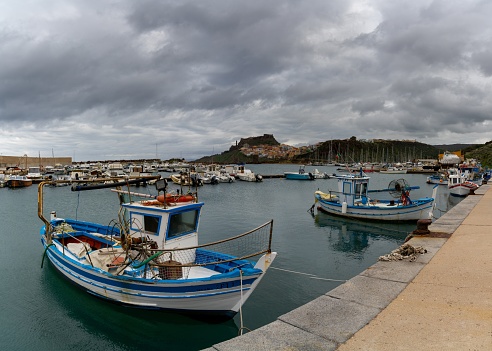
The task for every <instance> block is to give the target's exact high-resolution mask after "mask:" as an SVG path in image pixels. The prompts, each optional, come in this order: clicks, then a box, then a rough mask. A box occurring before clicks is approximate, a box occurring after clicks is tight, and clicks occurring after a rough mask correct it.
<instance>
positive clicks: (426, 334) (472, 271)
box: [206, 185, 492, 351]
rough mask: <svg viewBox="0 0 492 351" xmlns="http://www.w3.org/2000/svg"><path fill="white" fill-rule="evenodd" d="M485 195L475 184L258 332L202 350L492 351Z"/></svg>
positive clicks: (488, 201)
mask: <svg viewBox="0 0 492 351" xmlns="http://www.w3.org/2000/svg"><path fill="white" fill-rule="evenodd" d="M491 208H492V191H490V185H482V186H481V187H480V188H479V189H478V190H477V191H476V192H475V195H469V196H468V197H467V198H465V199H464V200H463V201H461V202H460V203H459V204H457V205H456V206H455V207H453V208H452V209H451V210H450V211H449V212H448V213H446V214H444V215H443V216H442V217H441V218H439V219H437V220H436V221H435V222H433V223H432V224H431V225H430V226H429V230H430V233H429V234H424V235H413V236H412V237H411V238H410V240H408V241H407V243H408V244H410V245H412V246H413V247H423V248H424V249H425V250H427V252H426V253H424V254H421V255H418V256H417V258H416V259H415V260H414V261H410V260H401V261H378V262H376V263H375V264H374V265H372V266H371V267H369V268H368V269H366V270H365V271H363V272H362V273H360V274H359V275H357V276H355V277H354V278H352V279H350V280H349V281H347V282H346V283H344V284H342V285H340V286H338V287H337V288H335V289H333V290H331V291H329V292H327V293H326V294H324V295H322V296H320V297H319V298H317V299H315V300H313V301H311V302H309V303H307V304H305V305H303V306H301V307H299V308H297V309H295V310H293V311H291V312H289V313H286V314H284V315H282V316H280V317H278V319H277V320H276V321H275V322H273V323H270V324H268V325H266V326H264V327H261V328H259V329H256V330H253V331H251V332H248V333H246V334H244V335H242V336H240V337H236V338H234V339H231V340H228V341H225V342H222V343H219V344H216V345H214V346H212V347H210V348H207V349H206V350H207V351H233V350H234V351H235V350H243V351H247V350H251V351H253V350H270V351H271V350H289V351H293V350H303V351H304V350H339V351H352V350H377V351H385V350H388V351H389V350H391V351H393V350H412V351H413V350H492V260H491V252H492V216H490V209H491Z"/></svg>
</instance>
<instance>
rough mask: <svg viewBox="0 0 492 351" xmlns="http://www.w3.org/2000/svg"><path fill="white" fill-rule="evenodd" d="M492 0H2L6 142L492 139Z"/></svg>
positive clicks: (79, 153) (0, 144) (144, 149)
mask: <svg viewBox="0 0 492 351" xmlns="http://www.w3.org/2000/svg"><path fill="white" fill-rule="evenodd" d="M491 18H492V1H490V0H483V1H472V0H470V1H467V0H437V1H426V0H412V1H408V0H366V1H361V0H329V1H328V0H309V1H300V0H298V1H275V0H268V1H264V0H261V1H256V0H247V1H233V0H216V1H207V0H203V1H197V0H193V1H186V0H176V1H164V0H153V1H151V0H140V1H139V0H127V1H125V0H111V1H104V0H29V1H27V0H26V1H18V0H15V1H14V0H4V1H2V2H0V153H1V154H2V155H13V156H17V155H24V154H27V155H28V156H33V157H37V156H38V155H39V154H40V155H41V156H45V157H50V156H52V155H54V156H71V157H73V158H74V160H75V161H84V160H108V159H123V158H125V159H133V158H154V157H158V158H162V159H169V158H172V157H181V158H185V159H187V160H193V159H196V158H198V157H201V156H204V155H211V154H213V153H220V152H222V151H225V150H228V149H229V147H230V146H231V145H233V144H234V143H235V141H236V140H239V139H240V138H241V137H251V136H258V135H262V134H264V133H268V134H273V135H274V136H275V138H276V139H277V140H278V141H279V142H281V143H286V144H290V145H306V144H313V143H316V142H319V141H325V140H329V139H346V138H350V137H351V136H356V137H357V138H358V139H371V138H385V139H416V140H418V141H420V142H423V143H428V144H453V143H485V142H487V141H490V140H492V122H491V119H492V86H491V85H492V84H491V83H492V79H491V75H492V20H491Z"/></svg>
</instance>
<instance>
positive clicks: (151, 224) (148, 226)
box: [144, 215, 159, 234]
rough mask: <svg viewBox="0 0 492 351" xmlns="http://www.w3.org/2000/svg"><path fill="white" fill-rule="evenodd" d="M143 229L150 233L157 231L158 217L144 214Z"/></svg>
mask: <svg viewBox="0 0 492 351" xmlns="http://www.w3.org/2000/svg"><path fill="white" fill-rule="evenodd" d="M144 231H145V232H146V233H150V234H157V233H158V232H159V217H154V216H145V215H144Z"/></svg>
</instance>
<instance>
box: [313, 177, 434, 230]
mask: <svg viewBox="0 0 492 351" xmlns="http://www.w3.org/2000/svg"><path fill="white" fill-rule="evenodd" d="M336 178H337V179H338V190H337V191H329V192H327V193H325V192H322V191H319V190H318V191H316V192H315V193H314V199H315V203H314V205H313V207H312V210H313V211H314V208H315V207H317V209H318V210H320V211H323V212H326V213H330V214H334V215H339V216H344V217H351V218H358V219H371V220H381V221H394V222H400V221H414V220H419V219H424V218H430V217H431V216H432V212H433V209H434V205H435V199H436V191H437V187H438V186H437V185H435V186H434V191H433V194H432V197H425V198H421V199H417V200H412V199H411V198H410V190H412V189H418V187H411V186H409V185H408V183H407V182H406V181H405V180H404V179H397V180H393V181H391V182H390V184H389V186H388V188H387V189H382V190H373V191H370V190H369V189H368V187H369V177H368V176H366V175H364V174H362V173H361V174H349V175H345V176H337V177H336ZM382 191H385V192H389V193H390V194H391V195H392V196H393V198H394V199H393V200H378V199H375V198H372V197H371V196H370V193H373V192H382Z"/></svg>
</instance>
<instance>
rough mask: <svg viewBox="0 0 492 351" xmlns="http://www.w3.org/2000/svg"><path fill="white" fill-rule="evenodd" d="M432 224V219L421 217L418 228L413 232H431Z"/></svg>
mask: <svg viewBox="0 0 492 351" xmlns="http://www.w3.org/2000/svg"><path fill="white" fill-rule="evenodd" d="M431 224H432V219H419V220H418V221H417V229H416V230H414V231H413V232H412V234H414V235H425V234H429V233H430V230H429V226H430V225H431Z"/></svg>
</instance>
